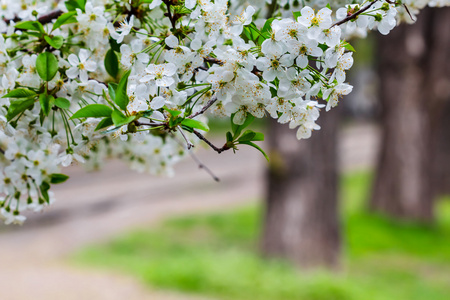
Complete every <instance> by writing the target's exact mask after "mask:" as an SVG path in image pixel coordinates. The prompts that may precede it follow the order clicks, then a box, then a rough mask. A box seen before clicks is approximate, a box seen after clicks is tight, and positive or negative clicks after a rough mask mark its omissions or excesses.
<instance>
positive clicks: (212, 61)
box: [203, 57, 223, 65]
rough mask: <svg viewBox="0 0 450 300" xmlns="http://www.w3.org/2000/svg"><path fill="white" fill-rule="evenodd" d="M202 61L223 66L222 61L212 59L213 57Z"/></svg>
mask: <svg viewBox="0 0 450 300" xmlns="http://www.w3.org/2000/svg"><path fill="white" fill-rule="evenodd" d="M203 60H204V61H206V62H209V63H211V64H216V65H223V61H221V60H219V59H217V58H214V57H205V58H204V59H203Z"/></svg>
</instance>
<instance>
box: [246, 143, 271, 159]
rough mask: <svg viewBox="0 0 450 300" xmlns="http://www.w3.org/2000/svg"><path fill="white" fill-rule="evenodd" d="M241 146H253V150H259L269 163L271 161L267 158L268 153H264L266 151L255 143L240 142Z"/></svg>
mask: <svg viewBox="0 0 450 300" xmlns="http://www.w3.org/2000/svg"><path fill="white" fill-rule="evenodd" d="M239 144H244V145H249V146H251V147H253V148H256V149H258V150H259V152H261V153H262V154H263V155H264V157H265V158H266V159H267V161H269V157H268V156H267V154H266V152H264V150H263V149H262V148H261V147H259V146H258V145H256V144H255V143H252V142H239Z"/></svg>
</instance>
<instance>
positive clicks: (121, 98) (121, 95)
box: [114, 71, 131, 111]
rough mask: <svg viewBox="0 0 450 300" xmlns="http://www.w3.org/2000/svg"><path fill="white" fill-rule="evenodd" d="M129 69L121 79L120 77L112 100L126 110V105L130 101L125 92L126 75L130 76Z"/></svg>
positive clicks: (126, 84)
mask: <svg viewBox="0 0 450 300" xmlns="http://www.w3.org/2000/svg"><path fill="white" fill-rule="evenodd" d="M130 73H131V71H128V72H126V73H125V74H124V75H123V77H122V79H120V82H119V85H118V86H117V90H116V98H115V99H114V102H115V103H116V104H117V105H118V106H119V107H120V108H121V109H122V110H123V111H126V110H127V105H128V103H129V102H130V98H128V94H127V86H128V76H130Z"/></svg>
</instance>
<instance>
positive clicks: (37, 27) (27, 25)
mask: <svg viewBox="0 0 450 300" xmlns="http://www.w3.org/2000/svg"><path fill="white" fill-rule="evenodd" d="M14 27H16V28H17V29H22V30H31V31H38V32H40V33H45V31H44V26H42V24H41V23H39V22H38V21H23V22H19V23H17V24H16V25H15V26H14Z"/></svg>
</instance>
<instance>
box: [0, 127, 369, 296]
mask: <svg viewBox="0 0 450 300" xmlns="http://www.w3.org/2000/svg"><path fill="white" fill-rule="evenodd" d="M340 140H341V141H342V142H341V145H340V149H341V151H340V153H341V154H340V165H341V168H342V169H344V170H349V169H365V168H368V167H370V166H371V165H373V161H374V158H375V155H376V153H375V151H376V149H377V144H378V131H377V129H376V128H375V127H374V126H371V125H360V126H357V127H355V126H352V127H349V128H346V129H345V130H344V131H343V133H342V139H340ZM198 156H199V157H200V158H201V159H202V161H203V162H204V163H205V164H206V165H207V166H208V167H209V168H210V169H212V170H213V171H214V172H215V173H216V174H217V175H218V176H219V177H220V179H221V183H216V182H214V181H213V180H212V179H211V178H210V177H209V175H208V174H206V173H205V172H204V171H202V170H199V169H198V168H197V167H196V164H195V163H194V162H193V161H191V160H187V161H185V162H183V163H181V164H180V165H179V166H178V168H177V175H176V176H175V177H174V178H172V179H167V178H155V177H152V176H149V175H144V174H137V173H134V172H132V171H129V170H128V169H126V168H125V167H124V166H123V165H122V164H121V163H120V162H113V163H111V164H109V165H108V166H107V167H106V168H105V169H103V170H102V171H101V173H100V174H99V173H90V174H86V173H84V171H83V170H82V169H81V168H79V167H72V168H71V169H70V172H69V173H70V175H71V179H70V181H69V182H68V183H66V184H64V185H62V186H59V187H58V188H57V189H56V196H57V199H58V202H57V203H55V204H54V205H53V206H52V207H51V208H50V209H49V210H48V211H46V212H45V213H44V214H42V215H41V214H38V215H32V216H30V218H29V220H28V221H27V222H26V223H25V225H24V226H23V227H7V228H5V227H0V245H1V246H0V299H2V300H3V299H5V300H28V299H37V300H41V299H42V300H43V299H45V300H60V299H64V300H65V299H95V300H97V299H98V300H115V299H124V298H125V299H128V300H134V299H136V300H138V299H152V300H181V299H186V300H188V299H198V298H194V297H189V296H185V295H178V294H172V293H166V292H157V291H152V290H149V289H148V288H146V287H143V286H142V285H141V284H140V283H139V282H136V281H134V280H133V279H131V278H127V277H125V276H124V275H121V274H110V273H105V272H101V271H93V270H80V269H77V268H75V267H73V266H68V265H67V264H66V263H65V262H64V260H65V258H66V257H67V255H69V254H70V253H72V252H73V251H75V250H76V249H79V248H80V247H82V246H83V245H86V244H90V243H96V242H102V241H105V240H107V239H109V238H111V237H112V236H114V235H117V234H119V233H121V232H124V231H128V230H130V229H132V228H137V227H145V226H151V224H154V223H155V222H158V221H160V220H161V219H164V218H167V217H170V216H174V215H185V214H189V213H198V212H202V211H212V210H220V209H228V208H232V207H236V206H239V205H244V204H247V203H249V202H251V201H256V199H260V198H261V196H262V194H261V192H262V190H263V189H262V187H263V181H262V178H263V175H264V166H265V161H264V159H263V158H262V156H261V155H260V154H259V153H258V152H256V151H255V150H253V149H250V148H249V149H242V150H240V151H239V152H238V154H236V155H233V153H231V152H230V153H224V154H221V155H218V154H216V153H214V152H212V151H209V150H201V151H199V153H198ZM99 175H101V176H99Z"/></svg>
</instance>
